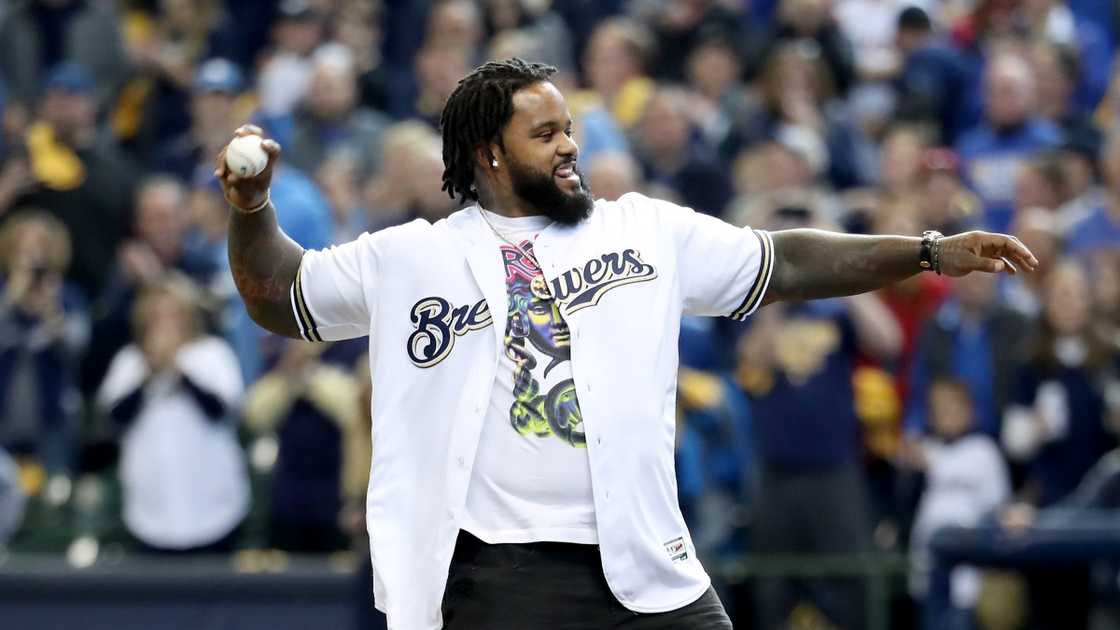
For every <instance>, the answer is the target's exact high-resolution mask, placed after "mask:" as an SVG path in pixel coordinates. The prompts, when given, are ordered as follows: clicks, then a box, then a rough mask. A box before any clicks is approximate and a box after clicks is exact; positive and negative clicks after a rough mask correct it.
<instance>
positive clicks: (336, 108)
mask: <svg viewBox="0 0 1120 630" xmlns="http://www.w3.org/2000/svg"><path fill="white" fill-rule="evenodd" d="M307 98H308V105H309V106H310V108H311V111H312V112H314V113H315V115H316V116H318V117H319V118H320V119H322V120H341V119H342V118H344V117H345V116H346V115H347V114H349V113H350V112H351V111H352V110H353V109H354V105H355V104H356V102H357V86H356V85H355V80H354V75H353V73H351V72H350V69H349V68H344V67H335V66H331V65H329V64H323V65H321V66H320V67H318V68H316V69H315V74H314V75H312V79H311V92H310V93H309V94H308V95H307Z"/></svg>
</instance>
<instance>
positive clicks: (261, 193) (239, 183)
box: [214, 125, 280, 210]
mask: <svg viewBox="0 0 1120 630" xmlns="http://www.w3.org/2000/svg"><path fill="white" fill-rule="evenodd" d="M233 135H234V136H237V137H240V136H253V135H256V136H261V137H262V138H264V132H263V131H261V128H260V127H257V126H256V125H242V126H240V127H238V128H237V131H235V132H233ZM261 148H263V149H264V152H265V153H267V154H268V165H267V166H265V167H264V170H263V171H261V172H260V173H257V174H256V175H253V176H252V177H238V176H237V175H235V174H233V172H231V171H230V170H229V167H228V166H226V150H225V149H222V151H221V152H220V153H218V163H217V168H215V169H214V176H215V177H217V178H218V181H219V182H220V183H221V185H222V192H223V193H224V194H225V196H226V201H228V202H229V203H230V205H232V206H233V207H235V208H238V209H240V210H252V209H254V208H258V207H260V206H261V204H263V203H264V202H265V201H266V200H267V199H268V187H269V186H270V185H271V184H272V169H273V168H274V167H275V166H276V160H277V159H279V157H280V144H279V143H277V142H276V141H275V140H272V139H265V140H264V142H262V143H261Z"/></svg>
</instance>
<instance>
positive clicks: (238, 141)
mask: <svg viewBox="0 0 1120 630" xmlns="http://www.w3.org/2000/svg"><path fill="white" fill-rule="evenodd" d="M262 141H263V140H262V139H261V137H260V136H256V135H253V136H238V137H236V138H234V139H233V140H232V141H231V142H230V143H229V146H228V147H226V166H228V167H229V170H230V171H232V172H233V174H234V175H237V176H238V177H252V176H254V175H256V174H258V173H260V172H261V171H263V170H264V167H265V166H268V154H267V153H265V151H264V148H263V147H261V142H262Z"/></svg>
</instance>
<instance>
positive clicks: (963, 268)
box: [940, 231, 1038, 276]
mask: <svg viewBox="0 0 1120 630" xmlns="http://www.w3.org/2000/svg"><path fill="white" fill-rule="evenodd" d="M940 256H941V272H942V273H944V274H945V275H947V276H963V275H965V274H967V273H971V272H973V271H986V272H988V273H1000V272H1007V273H1009V274H1012V275H1014V274H1015V273H1016V272H1018V271H1034V270H1035V268H1036V267H1038V259H1037V258H1035V257H1034V254H1032V253H1031V250H1029V249H1027V246H1026V245H1023V243H1022V242H1021V241H1020V240H1019V239H1017V238H1015V237H1014V236H1007V235H1005V234H992V233H989V232H980V231H973V232H965V233H964V234H956V235H953V236H946V237H944V238H942V239H941V253H940Z"/></svg>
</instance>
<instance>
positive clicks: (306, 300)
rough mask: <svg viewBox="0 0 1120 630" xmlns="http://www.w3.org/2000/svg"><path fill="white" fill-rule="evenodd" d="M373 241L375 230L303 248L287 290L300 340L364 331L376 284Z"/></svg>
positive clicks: (335, 337)
mask: <svg viewBox="0 0 1120 630" xmlns="http://www.w3.org/2000/svg"><path fill="white" fill-rule="evenodd" d="M378 241H379V239H378V237H377V235H374V234H363V235H362V236H359V237H358V238H357V239H355V240H353V241H351V242H349V243H346V244H344V245H336V246H333V247H328V248H326V249H321V250H308V251H307V252H305V253H304V255H303V259H302V260H301V261H300V265H299V270H298V271H297V272H296V279H295V282H293V283H292V289H291V295H290V298H291V302H292V311H293V313H294V314H295V317H296V322H297V324H298V325H299V332H300V335H301V336H302V337H303V338H304V339H306V340H307V341H339V340H342V339H353V338H354V337H361V336H363V335H368V334H369V329H370V317H371V311H370V300H369V297H368V296H370V295H372V294H373V291H375V290H376V287H377V285H378V276H379V267H380V265H379V260H378V259H379V254H378Z"/></svg>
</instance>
